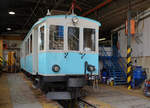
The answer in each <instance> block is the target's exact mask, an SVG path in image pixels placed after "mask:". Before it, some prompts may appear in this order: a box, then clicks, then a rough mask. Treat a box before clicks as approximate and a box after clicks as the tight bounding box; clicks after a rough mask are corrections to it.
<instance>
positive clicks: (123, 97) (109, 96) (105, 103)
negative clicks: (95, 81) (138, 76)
mask: <svg viewBox="0 0 150 108" xmlns="http://www.w3.org/2000/svg"><path fill="white" fill-rule="evenodd" d="M88 90H89V92H88V94H89V96H88V99H87V100H88V101H92V100H93V99H94V100H93V101H97V103H98V102H99V103H101V104H100V105H101V107H102V108H150V98H148V97H145V96H144V95H143V93H142V90H130V91H129V90H127V88H126V87H124V86H119V87H110V86H106V85H100V87H99V88H98V89H95V90H91V89H89V88H88ZM93 101H92V102H91V103H93ZM100 105H99V106H100ZM101 107H99V108H101Z"/></svg>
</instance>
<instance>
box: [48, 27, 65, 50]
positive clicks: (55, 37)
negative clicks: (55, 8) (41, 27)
mask: <svg viewBox="0 0 150 108" xmlns="http://www.w3.org/2000/svg"><path fill="white" fill-rule="evenodd" d="M49 30H50V32H49V49H50V50H63V49H64V26H60V25H50V27H49Z"/></svg>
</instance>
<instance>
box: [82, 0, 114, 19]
mask: <svg viewBox="0 0 150 108" xmlns="http://www.w3.org/2000/svg"><path fill="white" fill-rule="evenodd" d="M110 2H112V0H106V1H105V2H103V3H100V4H99V5H97V6H96V7H95V8H93V9H90V10H89V11H87V12H85V13H83V14H82V16H87V15H88V14H90V13H92V12H94V11H96V10H97V9H99V8H101V7H103V6H105V5H106V4H108V3H110Z"/></svg>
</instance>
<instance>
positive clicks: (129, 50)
mask: <svg viewBox="0 0 150 108" xmlns="http://www.w3.org/2000/svg"><path fill="white" fill-rule="evenodd" d="M131 82H132V64H131V48H130V47H128V48H127V84H128V90H129V89H131Z"/></svg>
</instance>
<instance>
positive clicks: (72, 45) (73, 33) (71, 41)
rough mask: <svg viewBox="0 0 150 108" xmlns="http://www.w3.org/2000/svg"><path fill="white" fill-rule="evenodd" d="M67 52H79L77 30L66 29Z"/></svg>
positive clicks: (76, 28) (75, 28)
mask: <svg viewBox="0 0 150 108" xmlns="http://www.w3.org/2000/svg"><path fill="white" fill-rule="evenodd" d="M68 50H72V51H78V50H79V28H78V27H68Z"/></svg>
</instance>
